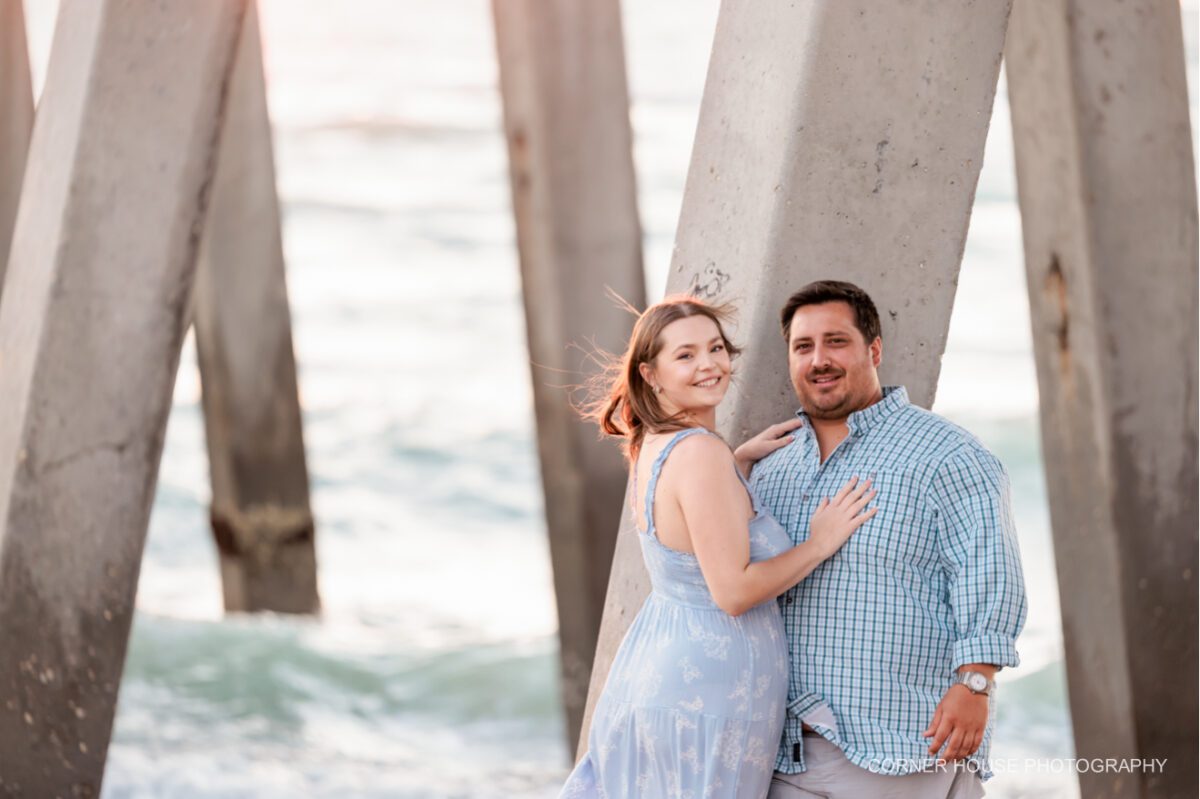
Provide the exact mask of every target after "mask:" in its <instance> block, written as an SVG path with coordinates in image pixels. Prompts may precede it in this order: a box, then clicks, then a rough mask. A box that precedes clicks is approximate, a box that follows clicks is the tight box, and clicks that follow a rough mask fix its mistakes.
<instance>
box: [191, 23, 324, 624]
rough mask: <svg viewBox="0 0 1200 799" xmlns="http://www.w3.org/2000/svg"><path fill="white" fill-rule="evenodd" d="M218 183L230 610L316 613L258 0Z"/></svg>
mask: <svg viewBox="0 0 1200 799" xmlns="http://www.w3.org/2000/svg"><path fill="white" fill-rule="evenodd" d="M212 191H213V196H212V202H211V206H212V209H211V211H210V213H209V214H208V222H207V224H206V226H205V230H204V238H203V240H202V242H201V247H200V253H201V256H200V264H199V266H198V268H197V274H196V292H195V302H194V308H195V327H196V347H197V351H198V354H199V363H200V384H201V389H202V393H203V404H204V423H205V430H206V433H207V439H208V458H209V472H210V474H211V476H212V506H211V518H212V529H213V535H214V537H215V540H216V544H217V549H218V551H219V556H220V563H221V582H222V585H223V588H224V597H225V609H226V610H227V611H259V610H272V611H278V612H285V613H313V612H315V611H317V610H318V608H319V606H320V600H319V597H318V593H317V562H316V551H315V546H314V528H313V517H312V510H311V506H310V504H309V484H308V469H307V466H306V463H305V457H304V441H303V434H302V430H301V418H300V402H299V397H298V393H297V386H296V363H295V358H294V355H293V350H292V331H291V314H290V312H289V309H288V297H287V285H286V279H285V274H284V260H283V244H282V238H281V235H280V226H279V225H280V223H279V201H278V198H277V196H276V192H275V169H274V160H273V154H272V146H271V124H270V118H269V116H268V113H267V97H266V85H265V83H264V80H263V63H262V47H261V43H260V35H259V26H258V17H257V13H256V8H255V4H254V3H253V2H251V3H250V6H249V9H248V11H247V12H246V23H245V25H244V26H243V28H242V36H241V41H240V44H239V46H238V54H237V62H236V65H235V67H234V72H233V79H232V81H231V82H230V85H229V99H228V103H227V106H226V114H225V120H224V129H223V131H222V133H221V145H220V154H219V156H218V160H217V172H216V177H215V180H214V183H213V190H212Z"/></svg>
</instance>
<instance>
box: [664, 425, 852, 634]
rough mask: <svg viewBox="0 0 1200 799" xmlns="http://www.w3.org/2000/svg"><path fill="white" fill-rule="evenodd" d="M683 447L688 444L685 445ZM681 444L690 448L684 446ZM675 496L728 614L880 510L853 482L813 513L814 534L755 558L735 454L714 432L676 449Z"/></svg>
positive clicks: (796, 573) (779, 587) (778, 584)
mask: <svg viewBox="0 0 1200 799" xmlns="http://www.w3.org/2000/svg"><path fill="white" fill-rule="evenodd" d="M685 447H686V449H685ZM678 450H685V451H684V452H679V451H678ZM676 458H677V461H676V464H675V465H676V467H677V471H676V475H675V479H674V480H673V481H672V484H673V485H674V486H675V487H676V488H675V489H674V491H672V492H670V493H673V494H674V495H675V496H674V499H675V500H676V501H677V502H678V503H679V508H680V510H681V511H682V514H683V518H684V522H685V523H686V525H687V529H688V534H689V536H690V537H691V542H692V549H693V551H694V552H695V553H696V559H697V560H698V561H699V563H700V571H701V572H702V573H703V574H704V580H705V582H707V583H708V589H709V591H711V592H712V595H713V599H714V600H715V601H716V603H717V606H718V607H720V608H721V609H722V610H724V611H725V612H726V613H728V614H729V615H731V616H740V615H741V614H742V613H745V612H746V611H747V610H749V609H750V608H753V607H755V606H756V605H759V604H761V603H762V602H765V601H766V600H768V599H773V598H775V597H777V596H779V595H780V594H782V593H783V592H784V591H786V590H787V589H789V588H791V587H792V586H793V585H795V584H796V583H798V582H800V581H801V580H803V579H804V578H805V577H807V576H808V575H809V573H811V572H812V570H813V569H815V568H816V567H817V566H818V565H820V564H821V562H823V561H824V560H825V559H826V558H828V557H829V556H831V555H832V554H833V553H834V552H836V551H837V550H838V549H840V548H841V546H842V544H844V543H845V542H846V539H848V538H849V537H850V534H851V533H853V532H854V531H855V530H856V529H858V528H859V527H860V526H861V525H862V524H863V523H864V522H865V521H867V519H870V518H871V517H872V516H874V515H875V512H876V509H875V508H872V509H870V510H864V509H865V508H866V505H867V503H868V502H870V501H871V499H873V498H874V496H875V492H874V491H870V490H869V488H870V481H869V480H868V481H866V482H864V483H861V484H857V483H856V481H855V480H850V481H848V482H847V483H846V485H844V486H843V487H842V489H841V490H840V491H839V492H838V493H837V495H836V496H835V497H834V498H833V499H832V500H831V499H823V500H822V501H821V505H820V507H819V508H818V509H817V511H816V512H815V513H814V514H813V518H812V521H811V522H810V526H809V531H810V532H809V539H808V540H807V541H805V542H804V543H802V544H800V545H798V546H795V547H793V548H792V549H789V550H788V551H787V552H784V553H783V554H781V555H777V556H775V557H773V558H770V559H768V560H762V561H758V562H756V563H751V562H750V536H749V535H748V529H747V528H748V525H749V521H748V520H747V518H746V510H747V506H748V497H747V495H746V489H745V487H744V486H743V485H742V483H741V481H739V480H738V479H737V476H736V475H735V474H734V473H733V469H734V458H733V454H732V453H731V452H730V451H729V448H728V447H726V446H725V444H724V443H723V442H722V441H721V440H720V439H717V438H714V437H710V436H693V437H692V438H691V439H690V440H688V441H685V442H681V443H680V444H679V446H678V447H677V454H676Z"/></svg>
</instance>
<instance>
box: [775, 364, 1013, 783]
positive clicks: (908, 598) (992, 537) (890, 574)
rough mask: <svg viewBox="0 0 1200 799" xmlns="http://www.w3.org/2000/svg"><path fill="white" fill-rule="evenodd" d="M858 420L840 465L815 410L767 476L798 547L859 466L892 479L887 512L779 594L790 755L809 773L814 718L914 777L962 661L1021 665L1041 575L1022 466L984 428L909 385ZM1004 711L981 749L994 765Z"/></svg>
mask: <svg viewBox="0 0 1200 799" xmlns="http://www.w3.org/2000/svg"><path fill="white" fill-rule="evenodd" d="M799 415H800V417H801V418H804V419H805V420H806V422H807V418H806V417H805V415H804V414H803V413H800V414H799ZM847 424H848V426H849V428H850V434H849V435H848V436H847V437H846V439H845V440H844V441H842V443H841V444H840V445H839V446H838V447H837V449H835V450H834V451H833V453H831V454H830V456H829V458H828V460H826V461H825V463H821V455H820V449H819V448H818V446H817V440H816V436H815V434H814V433H813V430H812V427H811V426H810V425H808V424H807V423H806V424H805V425H804V427H803V428H801V429H799V430H797V431H796V439H795V441H793V442H792V443H791V444H788V445H787V446H785V447H783V448H781V449H779V450H777V451H775V452H774V453H772V454H771V455H769V456H768V457H766V458H764V459H763V460H762V461H760V462H759V463H758V464H757V465H756V466H755V467H754V471H753V475H752V483H753V486H754V489H755V492H756V493H757V494H758V496H759V497H760V499H761V500H762V501H763V503H764V504H765V505H766V507H767V508H768V509H769V510H770V511H771V513H772V514H774V516H775V518H776V519H778V520H779V522H780V523H782V524H783V526H784V527H785V528H786V529H787V531H788V533H789V535H791V537H792V540H793V541H794V542H796V543H797V544H798V543H800V542H802V541H804V540H805V539H806V538H808V521H809V518H810V517H811V516H812V513H813V511H814V510H816V507H817V503H818V502H819V501H820V500H821V498H822V497H827V496H833V494H835V493H836V492H837V490H838V489H839V488H840V487H841V485H842V484H843V483H845V482H846V480H847V479H849V478H850V477H852V476H858V477H859V478H860V479H864V478H867V477H871V478H873V480H874V487H875V488H876V489H878V491H879V494H878V496H877V497H876V498H875V501H874V502H873V503H872V504H873V506H876V507H878V508H879V512H878V513H877V514H876V515H875V517H874V518H872V519H871V520H870V521H868V522H867V523H866V524H864V525H863V526H862V527H860V528H859V529H858V531H857V532H855V533H854V535H853V536H852V537H851V538H850V540H849V541H848V542H847V543H846V545H845V546H844V547H843V548H842V549H841V550H840V551H839V552H838V553H837V554H835V555H834V556H833V557H832V558H830V559H829V560H827V561H826V562H825V563H823V564H821V565H820V566H818V567H817V568H816V570H814V571H813V572H812V574H810V575H809V576H808V577H807V578H806V579H804V580H803V581H801V582H800V584H799V585H797V586H796V587H794V588H792V589H791V590H789V591H788V592H787V593H785V594H783V595H782V596H781V597H780V598H779V604H780V607H781V608H782V610H783V618H784V625H785V627H786V629H787V637H788V643H789V648H790V654H791V676H790V682H789V687H788V714H787V720H786V722H785V723H784V730H783V740H782V742H781V744H780V747H779V754H778V757H777V758H776V761H775V768H776V770H778V771H782V772H786V773H791V774H795V773H799V772H802V771H804V768H805V767H804V754H803V750H804V748H803V745H802V739H801V724H802V722H807V723H808V724H809V725H810V726H811V727H813V728H814V729H816V730H817V732H819V733H820V734H821V735H823V736H824V737H825V738H827V739H828V740H829V741H831V742H832V743H834V744H835V745H837V746H838V747H839V748H840V749H841V750H842V751H843V752H844V753H845V754H846V757H847V758H849V760H850V761H851V762H852V763H854V764H855V765H857V766H860V767H862V768H865V769H868V770H870V771H873V772H876V773H880V774H890V775H899V774H908V773H912V772H914V771H919V770H922V769H924V768H928V767H929V766H931V765H932V764H933V759H932V758H930V756H929V755H928V754H927V752H928V748H929V741H928V740H927V739H925V738H922V737H921V733H922V732H923V731H924V730H925V728H926V727H927V726H928V725H929V723H930V721H931V720H932V719H933V714H934V710H935V708H936V707H937V704H938V702H939V701H941V698H942V696H943V694H945V692H946V690H947V689H948V688H949V687H950V686H951V685H952V684H953V680H954V676H955V671H956V670H957V669H958V667H959V666H962V665H963V664H966V663H991V664H994V665H996V666H1016V665H1017V663H1018V657H1017V649H1016V639H1017V635H1018V634H1019V633H1020V632H1021V628H1022V626H1023V625H1024V623H1025V613H1026V605H1025V584H1024V579H1023V577H1022V575H1021V561H1020V555H1019V553H1018V550H1017V538H1016V533H1015V531H1014V529H1013V524H1012V514H1011V512H1010V509H1009V488H1008V475H1007V473H1006V472H1005V470H1004V467H1003V466H1002V465H1001V464H1000V461H998V460H997V459H996V457H995V456H994V455H992V454H991V453H990V452H988V451H987V450H986V449H985V448H984V447H983V445H982V444H980V443H979V441H977V440H976V439H975V438H974V436H972V435H971V434H970V433H968V432H966V431H965V430H963V429H962V428H960V427H957V426H955V425H954V424H951V423H950V422H948V421H946V420H945V419H943V418H941V417H940V416H937V415H935V414H933V413H930V412H929V411H926V410H924V409H922V408H918V407H917V406H915V405H911V404H910V403H909V401H908V394H907V393H906V392H905V390H904V389H903V388H900V387H888V388H885V389H884V396H883V399H882V400H881V401H879V402H877V403H875V404H874V405H872V406H870V407H868V408H864V409H863V410H861V411H857V412H855V413H852V414H850V417H849V419H848V420H847ZM991 701H993V702H994V698H993V700H991ZM992 710H993V711H994V705H993V706H992ZM992 716H994V713H990V714H989V724H988V729H987V732H986V734H985V735H984V738H983V743H982V745H981V746H980V747H979V750H978V751H977V752H976V754H975V756H974V757H973V758H972V760H973V761H974V763H973V765H974V767H976V768H978V769H979V771H980V772H981V773H982V775H983V776H984V777H985V778H986V777H988V776H990V770H989V769H988V768H987V757H988V748H989V744H990V742H991V735H992V729H991V723H990V718H991V717H992Z"/></svg>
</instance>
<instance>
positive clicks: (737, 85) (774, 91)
mask: <svg viewBox="0 0 1200 799" xmlns="http://www.w3.org/2000/svg"><path fill="white" fill-rule="evenodd" d="M1008 12H1009V4H1008V3H1006V2H994V3H970V2H955V3H924V4H916V5H913V4H903V5H898V4H888V3H877V2H873V0H845V1H843V0H839V2H836V3H828V2H817V1H816V0H803V1H801V2H796V3H789V4H774V3H765V4H753V3H733V2H729V3H724V4H722V7H721V12H720V16H719V18H718V21H717V31H716V38H715V41H714V46H713V53H712V60H711V62H710V65H709V71H708V79H707V82H706V85H705V90H704V98H703V101H702V104H701V109H700V121H699V125H698V127H697V133H696V143H695V149H694V150H693V152H692V162H691V166H690V168H689V171H688V178H687V185H686V189H685V193H684V201H683V209H682V212H681V216H680V223H679V233H678V236H677V239H676V253H675V257H674V259H673V262H672V265H671V272H670V277H669V281H668V291H671V292H677V291H692V292H694V293H696V294H698V295H700V296H702V297H705V298H709V299H715V300H727V301H731V302H733V303H735V304H736V305H737V306H738V308H739V309H740V314H739V315H740V321H739V324H738V326H737V328H736V330H735V331H734V336H735V338H736V339H737V340H738V341H739V342H740V343H741V344H743V345H745V347H746V350H747V351H746V354H745V356H744V357H743V358H742V359H741V360H740V361H739V366H738V369H739V378H738V380H737V381H736V382H735V385H734V388H733V389H732V392H731V393H732V395H731V396H730V397H729V398H728V399H727V400H726V402H725V405H724V408H723V409H724V413H723V415H722V417H721V419H720V425H721V428H722V432H723V433H724V434H725V435H726V437H727V438H728V439H729V440H730V442H731V443H734V444H736V443H739V442H740V441H741V440H743V439H744V438H745V437H747V436H748V435H750V434H753V433H755V432H757V431H759V430H760V429H762V428H763V427H765V426H766V425H768V424H770V423H774V422H778V421H781V420H783V419H785V418H788V417H789V416H790V415H791V413H792V412H793V411H794V409H795V407H796V402H795V398H794V396H793V393H792V389H791V385H790V382H789V380H788V376H787V360H786V359H787V354H786V348H785V347H784V345H783V341H782V337H781V336H780V333H779V329H778V313H779V309H780V307H781V306H782V304H783V302H784V300H785V299H786V298H787V296H788V295H789V294H790V293H791V292H792V291H794V290H795V289H797V288H799V287H800V286H801V285H803V284H804V283H806V282H809V281H811V280H815V279H818V278H824V277H835V278H842V279H847V280H851V281H853V282H855V283H857V284H859V285H861V286H863V287H864V288H865V289H866V290H867V291H869V292H870V293H871V294H872V296H873V297H874V298H875V300H876V302H877V304H878V305H879V309H880V314H881V316H882V321H883V329H884V342H885V343H884V348H883V367H882V376H883V378H884V380H885V382H888V383H899V384H904V385H905V386H907V388H908V390H909V393H910V396H911V397H912V398H913V401H914V402H917V403H919V404H921V405H925V406H928V405H929V404H931V403H932V401H933V395H934V389H935V387H936V384H937V377H938V372H939V370H940V362H941V355H942V351H943V349H944V345H945V341H946V332H947V328H948V325H949V321H950V309H951V305H952V303H953V300H954V290H955V284H956V280H957V274H958V269H959V264H960V261H961V258H962V252H963V247H964V244H965V240H966V233H967V225H968V221H969V219H970V214H971V207H972V202H973V200H974V194H975V185H976V182H977V180H978V177H979V169H980V165H981V161H982V157H983V147H984V140H985V138H986V133H987V127H988V121H989V119H990V117H991V110H992V100H993V98H994V96H995V91H996V81H997V77H998V74H999V69H1000V59H1001V53H1002V51H1003V46H1004V37H1005V28H1006V24H1007V18H1008ZM739 387H740V389H741V390H744V391H745V392H746V393H745V394H741V393H738V392H739ZM647 590H648V586H647V584H646V578H645V573H644V569H643V567H642V564H641V556H640V552H639V551H638V545H637V541H636V540H635V536H632V535H623V536H621V537H620V538H619V544H618V547H617V553H616V557H615V559H614V563H613V573H612V580H611V583H610V588H609V593H608V598H607V602H606V607H605V613H604V623H603V627H602V630H601V635H600V641H599V644H598V648H597V656H596V662H595V665H594V667H593V673H592V684H591V690H590V692H589V713H590V709H591V706H592V705H593V704H594V702H595V699H596V697H597V696H598V694H599V692H600V690H601V688H602V687H603V685H604V680H605V678H606V677H607V674H608V670H609V667H610V666H611V663H612V658H613V656H614V655H615V653H616V649H617V646H618V645H619V643H620V641H621V638H622V637H623V636H624V633H625V630H626V629H627V627H628V625H629V623H630V622H631V621H632V619H633V616H634V614H635V613H636V612H637V609H638V607H640V605H641V603H642V601H643V599H644V597H645V595H646V593H647ZM586 728H587V725H586V722H585V727H584V729H585V731H586Z"/></svg>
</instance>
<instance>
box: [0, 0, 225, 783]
mask: <svg viewBox="0 0 1200 799" xmlns="http://www.w3.org/2000/svg"><path fill="white" fill-rule="evenodd" d="M244 11H245V2H244V0H211V2H205V3H161V2H153V1H152V0H63V3H62V5H61V8H60V16H59V22H58V26H57V28H56V31H55V39H54V45H53V49H52V54H51V59H50V67H49V70H48V73H47V79H46V85H45V91H44V93H43V95H42V100H41V103H40V104H39V108H38V119H37V123H36V125H35V129H34V132H33V137H32V139H31V143H30V147H29V157H28V161H27V166H26V175H25V183H24V192H23V196H22V198H21V203H22V204H21V211H20V213H19V214H18V219H17V225H16V230H15V234H14V237H13V247H12V252H11V257H10V259H9V272H8V278H7V285H6V289H5V292H4V296H3V299H2V301H0V362H2V363H3V368H0V397H4V401H3V402H2V403H0V525H2V526H0V794H3V795H5V796H28V797H52V796H67V797H95V796H98V795H99V793H100V784H101V779H102V777H103V773H104V762H105V755H106V753H107V749H108V743H109V737H110V734H111V729H112V721H113V716H114V711H115V707H116V699H117V688H118V686H119V685H120V681H121V671H122V666H123V662H124V657H125V650H126V644H127V640H128V636H129V629H130V623H131V620H132V617H133V606H134V596H135V593H136V588H137V578H138V570H139V566H140V562H141V557H142V549H143V543H144V540H145V534H146V527H147V522H148V519H149V515H150V506H151V502H152V500H153V496H154V488H155V481H156V476H157V472H158V464H159V459H160V456H161V453H162V445H163V436H164V431H165V428H166V423H167V415H168V412H169V410H170V407H171V394H172V387H173V385H174V381H175V372H176V368H177V365H178V361H179V350H180V346H181V342H182V339H183V334H184V325H185V322H186V316H187V308H188V306H189V302H190V299H191V293H192V292H191V289H192V282H193V281H192V277H193V270H194V267H195V263H196V258H197V252H198V249H199V243H200V236H201V232H202V230H203V227H204V216H205V211H206V207H207V204H208V198H209V193H210V188H211V184H212V178H213V173H214V170H215V165H216V151H217V144H218V139H219V133H220V129H221V118H222V115H223V111H224V101H225V94H226V89H227V87H228V82H229V77H230V73H231V69H232V65H233V61H234V53H235V50H236V47H237V42H238V34H239V31H240V28H241V24H242V18H243V14H244Z"/></svg>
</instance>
